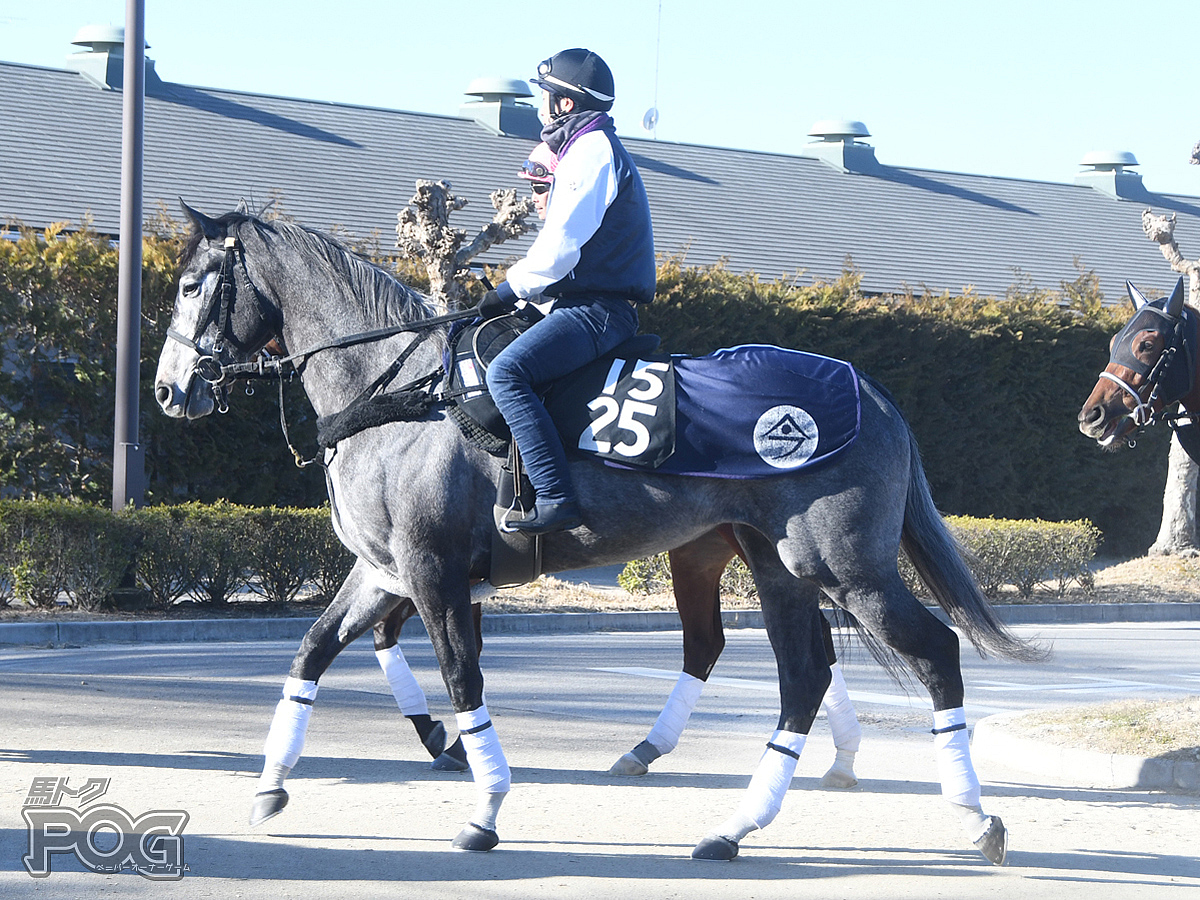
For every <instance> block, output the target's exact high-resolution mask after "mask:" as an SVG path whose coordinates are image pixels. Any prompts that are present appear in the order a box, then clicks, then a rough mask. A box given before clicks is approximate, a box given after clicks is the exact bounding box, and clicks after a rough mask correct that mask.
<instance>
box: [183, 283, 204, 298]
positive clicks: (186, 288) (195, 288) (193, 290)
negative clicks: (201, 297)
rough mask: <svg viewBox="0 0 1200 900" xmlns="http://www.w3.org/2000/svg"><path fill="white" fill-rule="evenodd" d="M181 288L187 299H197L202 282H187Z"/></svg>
mask: <svg viewBox="0 0 1200 900" xmlns="http://www.w3.org/2000/svg"><path fill="white" fill-rule="evenodd" d="M180 287H181V288H182V289H183V296H185V297H195V296H196V295H197V294H199V293H200V282H198V281H185V282H184V283H183V284H182V285H180Z"/></svg>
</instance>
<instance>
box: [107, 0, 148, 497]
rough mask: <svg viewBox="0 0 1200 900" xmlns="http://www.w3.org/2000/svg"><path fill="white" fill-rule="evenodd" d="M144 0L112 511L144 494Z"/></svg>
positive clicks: (131, 100)
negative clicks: (141, 392) (141, 394)
mask: <svg viewBox="0 0 1200 900" xmlns="http://www.w3.org/2000/svg"><path fill="white" fill-rule="evenodd" d="M145 47H146V11H145V0H126V3H125V47H124V53H125V73H124V78H123V80H122V85H121V90H122V98H121V99H122V105H121V109H122V115H121V234H120V255H119V258H118V279H117V367H116V381H117V393H116V414H115V416H114V420H113V426H114V427H113V495H112V508H113V510H114V511H116V510H121V509H124V508H125V507H126V506H128V505H130V504H132V505H134V506H141V505H142V501H143V499H144V496H145V484H146V449H145V448H144V447H143V446H142V445H141V443H139V441H138V387H139V384H138V381H139V368H140V364H141V355H142V335H141V323H142V145H143V127H142V122H143V118H144V113H145V104H146V51H145Z"/></svg>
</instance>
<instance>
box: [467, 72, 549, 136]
mask: <svg viewBox="0 0 1200 900" xmlns="http://www.w3.org/2000/svg"><path fill="white" fill-rule="evenodd" d="M464 93H465V94H466V95H467V96H468V97H478V98H479V99H477V100H471V101H468V102H466V103H464V104H463V105H462V106H460V107H459V110H458V114H459V115H460V116H462V117H464V118H467V119H474V120H475V121H476V122H478V123H479V124H480V125H482V126H483V127H484V128H486V129H487V130H488V131H490V132H492V133H493V134H504V135H509V136H510V137H522V138H530V139H532V140H538V139H540V137H541V134H542V123H541V122H540V121H538V117H537V110H536V109H535V108H534V107H533V106H532V105H531V104H529V103H522V102H520V100H521V99H523V98H525V97H532V96H533V92H532V91H531V90H529V85H528V84H526V83H525V82H524V81H521V80H520V79H519V78H476V79H475V80H474V81H472V82H471V83H470V84H469V85H467V89H466V91H465V92H464Z"/></svg>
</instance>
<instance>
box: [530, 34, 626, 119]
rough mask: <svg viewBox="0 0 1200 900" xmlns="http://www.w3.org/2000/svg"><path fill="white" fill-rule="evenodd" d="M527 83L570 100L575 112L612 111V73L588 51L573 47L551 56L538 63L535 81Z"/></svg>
mask: <svg viewBox="0 0 1200 900" xmlns="http://www.w3.org/2000/svg"><path fill="white" fill-rule="evenodd" d="M529 80H530V82H532V83H533V84H536V85H537V86H538V87H540V88H541V89H542V90H544V91H549V92H550V93H551V94H555V95H557V96H560V97H570V98H571V99H572V100H574V101H575V106H576V108H577V109H598V110H600V111H601V112H608V111H609V110H610V109H612V105H613V98H614V88H613V77H612V71H611V70H609V68H608V64H607V63H605V62H604V60H602V59H601V58H600V57H599V56H597V55H596V54H595V53H593V52H592V51H591V50H584V49H583V48H582V47H576V48H574V49H572V50H563V51H562V52H560V53H555V54H554V55H553V56H552V57H550V58H549V59H544V60H542V61H541V62H540V63H538V73H537V78H530V79H529Z"/></svg>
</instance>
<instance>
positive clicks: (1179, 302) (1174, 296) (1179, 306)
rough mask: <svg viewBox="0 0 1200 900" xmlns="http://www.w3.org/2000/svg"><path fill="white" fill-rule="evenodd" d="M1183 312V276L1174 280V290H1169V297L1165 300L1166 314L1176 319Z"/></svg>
mask: <svg viewBox="0 0 1200 900" xmlns="http://www.w3.org/2000/svg"><path fill="white" fill-rule="evenodd" d="M1182 312H1183V277H1182V276H1181V277H1180V279H1179V280H1178V281H1177V282H1175V290H1173V291H1171V299H1170V300H1168V301H1167V315H1168V316H1170V317H1171V318H1172V319H1178V318H1179V314H1180V313H1182Z"/></svg>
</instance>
